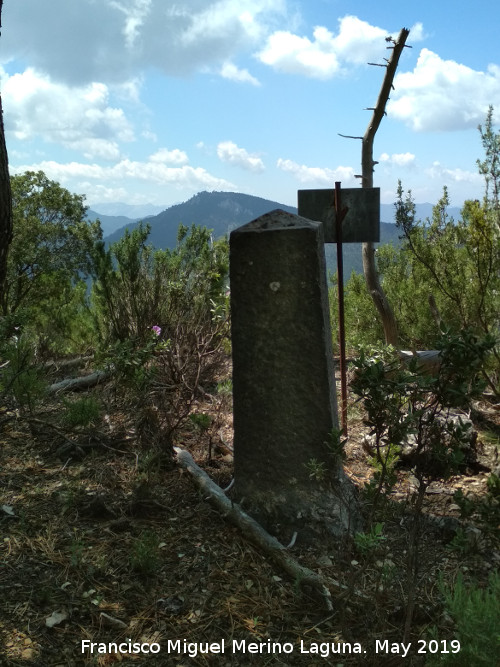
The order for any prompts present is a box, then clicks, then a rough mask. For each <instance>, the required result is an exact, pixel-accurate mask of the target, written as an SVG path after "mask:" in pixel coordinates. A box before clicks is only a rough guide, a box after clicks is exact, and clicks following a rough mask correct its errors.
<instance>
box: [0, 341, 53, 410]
mask: <svg viewBox="0 0 500 667" xmlns="http://www.w3.org/2000/svg"><path fill="white" fill-rule="evenodd" d="M0 355H1V358H2V360H3V361H2V365H1V368H0V397H1V398H9V397H10V398H12V399H14V401H15V403H16V404H17V405H18V406H19V407H20V408H21V409H26V410H28V411H29V412H32V411H33V410H34V408H35V407H36V405H37V403H38V402H39V401H40V400H41V399H42V398H43V396H44V395H45V389H46V382H45V380H44V377H43V373H42V371H41V370H40V368H38V367H37V366H36V365H35V361H34V351H33V346H32V344H31V343H30V342H29V341H28V340H27V337H26V336H25V335H23V334H21V333H20V332H19V331H15V335H14V336H12V337H11V338H9V339H8V340H6V341H4V342H3V344H2V343H1V342H0Z"/></svg>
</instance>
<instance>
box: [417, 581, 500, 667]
mask: <svg viewBox="0 0 500 667" xmlns="http://www.w3.org/2000/svg"><path fill="white" fill-rule="evenodd" d="M439 587H440V590H441V592H442V594H443V595H444V599H445V606H446V610H447V612H448V613H449V615H450V616H451V617H452V619H453V621H454V622H455V626H456V635H455V636H454V639H458V640H459V641H460V652H459V653H454V654H453V653H449V654H440V655H435V656H433V657H430V658H429V659H428V660H427V663H426V664H427V665H429V666H432V667H433V666H435V665H453V666H454V667H471V666H472V665H474V667H475V666H476V665H478V666H479V665H484V666H485V667H490V666H492V665H495V664H498V663H497V658H498V655H499V654H500V575H499V573H498V572H494V573H493V574H491V575H490V578H489V582H488V586H487V588H484V589H481V588H478V587H477V586H474V585H468V586H467V585H465V584H464V582H463V577H462V575H461V574H459V575H458V577H457V580H456V582H455V585H454V586H453V587H452V588H449V587H447V586H445V585H444V584H443V582H442V581H441V583H440V586H439ZM432 634H433V636H434V637H436V636H437V635H438V634H439V633H438V631H437V629H436V628H434V629H433V631H432ZM495 656H497V657H496V658H495Z"/></svg>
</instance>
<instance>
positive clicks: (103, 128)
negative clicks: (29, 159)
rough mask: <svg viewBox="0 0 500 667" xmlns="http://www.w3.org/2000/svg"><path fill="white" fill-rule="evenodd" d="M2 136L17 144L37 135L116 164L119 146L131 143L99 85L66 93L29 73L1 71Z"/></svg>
mask: <svg viewBox="0 0 500 667" xmlns="http://www.w3.org/2000/svg"><path fill="white" fill-rule="evenodd" d="M3 79H4V83H3V91H2V97H3V104H4V109H5V125H6V131H7V132H12V133H13V134H14V136H15V137H16V138H17V139H20V140H28V139H33V138H34V137H37V136H41V137H43V139H45V140H46V141H49V142H52V143H56V144H59V145H61V146H64V147H65V148H69V149H73V150H77V151H81V152H83V154H84V155H85V157H87V158H90V159H92V158H102V159H106V160H117V159H119V157H120V150H119V147H118V142H129V141H133V140H134V132H133V129H132V125H131V124H130V122H129V121H128V120H127V118H126V116H125V113H124V112H123V110H122V109H120V108H116V107H112V106H110V104H109V89H108V87H107V86H106V85H105V84H103V83H92V84H89V85H86V86H82V87H76V88H75V87H74V88H70V87H69V86H67V85H65V84H62V83H54V82H53V81H51V79H50V78H49V77H48V76H47V75H44V74H40V73H39V72H36V71H35V70H34V69H32V68H28V69H27V70H25V72H23V73H22V74H14V75H13V76H10V77H8V76H7V75H6V74H5V73H4V72H3Z"/></svg>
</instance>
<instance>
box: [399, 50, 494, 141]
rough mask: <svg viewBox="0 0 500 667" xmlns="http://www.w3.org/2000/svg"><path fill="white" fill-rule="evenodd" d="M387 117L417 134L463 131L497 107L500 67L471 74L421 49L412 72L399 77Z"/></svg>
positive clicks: (475, 71) (461, 67) (465, 69)
mask: <svg viewBox="0 0 500 667" xmlns="http://www.w3.org/2000/svg"><path fill="white" fill-rule="evenodd" d="M394 86H395V91H394V93H393V94H392V96H391V100H390V101H389V104H388V106H387V111H388V113H389V114H390V115H391V116H392V117H393V118H397V119H399V120H402V121H403V122H404V123H406V124H407V125H409V126H410V127H411V128H412V129H413V130H415V131H416V132H419V131H424V132H425V131H447V130H462V129H466V128H471V127H476V126H477V125H478V124H479V123H482V122H483V121H484V119H485V116H486V113H487V110H488V106H489V105H490V104H493V105H494V106H499V105H500V67H498V66H497V65H490V66H489V67H488V68H487V71H485V72H482V71H478V70H474V69H472V68H470V67H467V66H466V65H462V64H460V63H457V62H456V61H454V60H443V59H441V58H440V57H439V56H438V55H437V54H436V53H433V52H432V51H430V50H429V49H422V50H421V52H420V56H419V58H418V61H417V64H416V65H415V69H414V70H413V71H412V72H405V73H401V74H398V75H397V76H396V78H395V80H394Z"/></svg>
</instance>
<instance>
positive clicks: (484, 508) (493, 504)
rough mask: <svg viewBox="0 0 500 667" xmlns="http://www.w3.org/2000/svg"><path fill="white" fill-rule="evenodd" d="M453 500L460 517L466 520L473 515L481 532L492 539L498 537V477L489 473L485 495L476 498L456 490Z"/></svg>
mask: <svg viewBox="0 0 500 667" xmlns="http://www.w3.org/2000/svg"><path fill="white" fill-rule="evenodd" d="M453 500H454V501H455V503H456V504H457V505H458V506H459V508H460V515H461V517H462V518H464V519H468V518H470V517H472V516H473V515H475V517H476V519H477V521H479V522H480V524H481V528H482V530H484V531H485V532H488V533H490V534H491V535H492V536H493V537H496V538H497V539H498V537H500V477H499V476H498V475H496V474H495V473H491V475H490V476H489V477H488V480H487V490H486V493H485V494H483V495H481V496H479V497H477V496H472V495H471V494H469V493H467V494H464V493H463V491H462V490H461V489H458V490H457V491H455V493H454V494H453Z"/></svg>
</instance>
